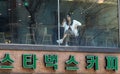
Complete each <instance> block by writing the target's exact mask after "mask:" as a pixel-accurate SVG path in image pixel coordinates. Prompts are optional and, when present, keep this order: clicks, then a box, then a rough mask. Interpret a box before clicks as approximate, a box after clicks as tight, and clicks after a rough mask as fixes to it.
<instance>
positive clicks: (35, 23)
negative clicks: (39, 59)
mask: <svg viewBox="0 0 120 74" xmlns="http://www.w3.org/2000/svg"><path fill="white" fill-rule="evenodd" d="M58 1H59V2H58ZM59 15H60V16H59ZM118 18H119V17H118V0H0V25H1V26H0V43H5V44H36V45H61V46H97V47H118V43H119V36H118V35H119V20H118Z"/></svg>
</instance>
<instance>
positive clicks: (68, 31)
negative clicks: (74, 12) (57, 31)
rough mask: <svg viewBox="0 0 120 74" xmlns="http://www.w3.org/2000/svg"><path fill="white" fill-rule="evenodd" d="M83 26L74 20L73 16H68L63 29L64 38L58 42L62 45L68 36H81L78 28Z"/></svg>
mask: <svg viewBox="0 0 120 74" xmlns="http://www.w3.org/2000/svg"><path fill="white" fill-rule="evenodd" d="M81 25H82V24H81V23H80V22H79V21H77V20H72V18H71V15H70V14H68V15H67V17H66V21H64V23H63V27H64V28H65V30H64V35H63V38H62V39H60V40H57V43H59V44H62V43H63V41H64V40H65V39H66V38H67V37H68V36H75V37H77V36H79V33H78V29H77V27H78V26H81Z"/></svg>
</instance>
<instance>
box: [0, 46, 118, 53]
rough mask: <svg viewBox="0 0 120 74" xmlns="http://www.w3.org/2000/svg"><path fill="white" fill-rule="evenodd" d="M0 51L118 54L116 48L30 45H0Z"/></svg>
mask: <svg viewBox="0 0 120 74" xmlns="http://www.w3.org/2000/svg"><path fill="white" fill-rule="evenodd" d="M0 50H25V51H26V50H31V51H56V52H89V53H90V52H91V53H120V48H117V47H113V48H112V47H111V48H110V47H109V48H107V47H94V46H58V45H32V44H0Z"/></svg>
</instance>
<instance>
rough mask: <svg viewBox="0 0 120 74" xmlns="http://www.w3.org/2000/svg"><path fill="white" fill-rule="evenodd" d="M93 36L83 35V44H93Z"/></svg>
mask: <svg viewBox="0 0 120 74" xmlns="http://www.w3.org/2000/svg"><path fill="white" fill-rule="evenodd" d="M93 38H94V36H86V37H85V45H86V46H91V45H93V46H95V42H94V40H93Z"/></svg>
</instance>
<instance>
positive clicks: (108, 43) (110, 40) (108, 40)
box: [105, 37, 116, 47]
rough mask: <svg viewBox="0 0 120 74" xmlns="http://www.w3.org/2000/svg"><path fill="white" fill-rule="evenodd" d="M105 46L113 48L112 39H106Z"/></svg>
mask: <svg viewBox="0 0 120 74" xmlns="http://www.w3.org/2000/svg"><path fill="white" fill-rule="evenodd" d="M105 45H106V47H108V46H115V45H116V44H115V42H114V39H113V37H107V38H106V40H105Z"/></svg>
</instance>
